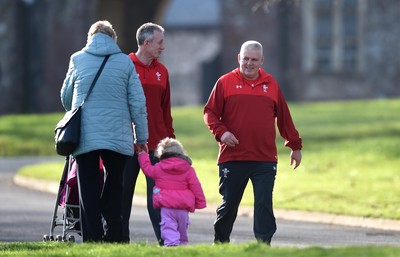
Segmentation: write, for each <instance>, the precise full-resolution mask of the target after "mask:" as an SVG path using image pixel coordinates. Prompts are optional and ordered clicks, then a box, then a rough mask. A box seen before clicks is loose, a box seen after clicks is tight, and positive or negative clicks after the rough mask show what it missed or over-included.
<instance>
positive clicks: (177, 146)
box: [156, 137, 186, 157]
mask: <svg viewBox="0 0 400 257" xmlns="http://www.w3.org/2000/svg"><path fill="white" fill-rule="evenodd" d="M164 153H176V154H182V155H186V153H185V149H184V148H183V146H182V144H181V143H180V142H179V141H178V140H176V139H174V138H169V137H167V138H164V139H162V140H161V141H160V143H158V145H157V153H156V154H157V157H161V155H163V154H164Z"/></svg>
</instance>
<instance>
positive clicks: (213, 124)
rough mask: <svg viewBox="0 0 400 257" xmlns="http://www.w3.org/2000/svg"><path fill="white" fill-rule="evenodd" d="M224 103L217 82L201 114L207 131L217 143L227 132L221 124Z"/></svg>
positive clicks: (222, 94) (220, 86) (222, 92)
mask: <svg viewBox="0 0 400 257" xmlns="http://www.w3.org/2000/svg"><path fill="white" fill-rule="evenodd" d="M224 101H225V99H224V90H223V87H222V83H221V81H220V80H218V81H217V83H216V84H215V86H214V88H213V90H212V91H211V94H210V97H209V98H208V101H207V103H206V105H205V107H204V112H203V118H204V123H205V124H206V125H207V126H208V129H209V130H210V131H211V133H212V134H213V135H214V137H215V139H216V140H217V141H220V138H221V136H222V135H223V134H224V133H225V132H226V131H228V129H227V128H226V126H225V125H224V124H223V123H222V122H221V116H222V112H223V110H224Z"/></svg>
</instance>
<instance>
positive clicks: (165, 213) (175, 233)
mask: <svg viewBox="0 0 400 257" xmlns="http://www.w3.org/2000/svg"><path fill="white" fill-rule="evenodd" d="M160 225H161V237H162V238H163V239H164V245H165V246H177V245H187V244H188V235H187V229H188V226H189V212H188V211H187V210H181V209H171V208H166V207H162V208H161V223H160Z"/></svg>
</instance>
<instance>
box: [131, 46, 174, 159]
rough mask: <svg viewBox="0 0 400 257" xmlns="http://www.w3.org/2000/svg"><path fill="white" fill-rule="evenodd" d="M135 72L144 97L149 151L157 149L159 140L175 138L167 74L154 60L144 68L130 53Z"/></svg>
mask: <svg viewBox="0 0 400 257" xmlns="http://www.w3.org/2000/svg"><path fill="white" fill-rule="evenodd" d="M129 57H130V58H131V59H132V61H133V63H134V65H135V68H136V72H137V74H138V76H139V79H140V82H141V83H142V86H143V91H144V95H145V96H146V106H147V120H148V127H149V139H148V142H147V144H148V147H149V150H150V151H154V150H156V149H157V144H158V143H159V142H160V140H161V139H163V138H166V137H170V138H175V134H174V129H173V126H172V116H171V99H170V94H171V92H170V85H169V74H168V70H167V68H166V67H165V66H164V65H163V64H162V63H160V62H158V61H157V60H156V59H154V60H153V62H152V63H151V64H150V65H149V66H146V65H145V64H143V63H142V62H141V61H140V60H139V59H138V58H137V56H136V54H135V53H130V54H129Z"/></svg>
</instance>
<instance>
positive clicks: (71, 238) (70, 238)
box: [68, 235, 75, 243]
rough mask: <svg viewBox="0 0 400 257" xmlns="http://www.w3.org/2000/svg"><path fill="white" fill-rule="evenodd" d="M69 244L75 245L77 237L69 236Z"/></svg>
mask: <svg viewBox="0 0 400 257" xmlns="http://www.w3.org/2000/svg"><path fill="white" fill-rule="evenodd" d="M68 242H71V243H75V237H74V236H72V235H69V236H68Z"/></svg>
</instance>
